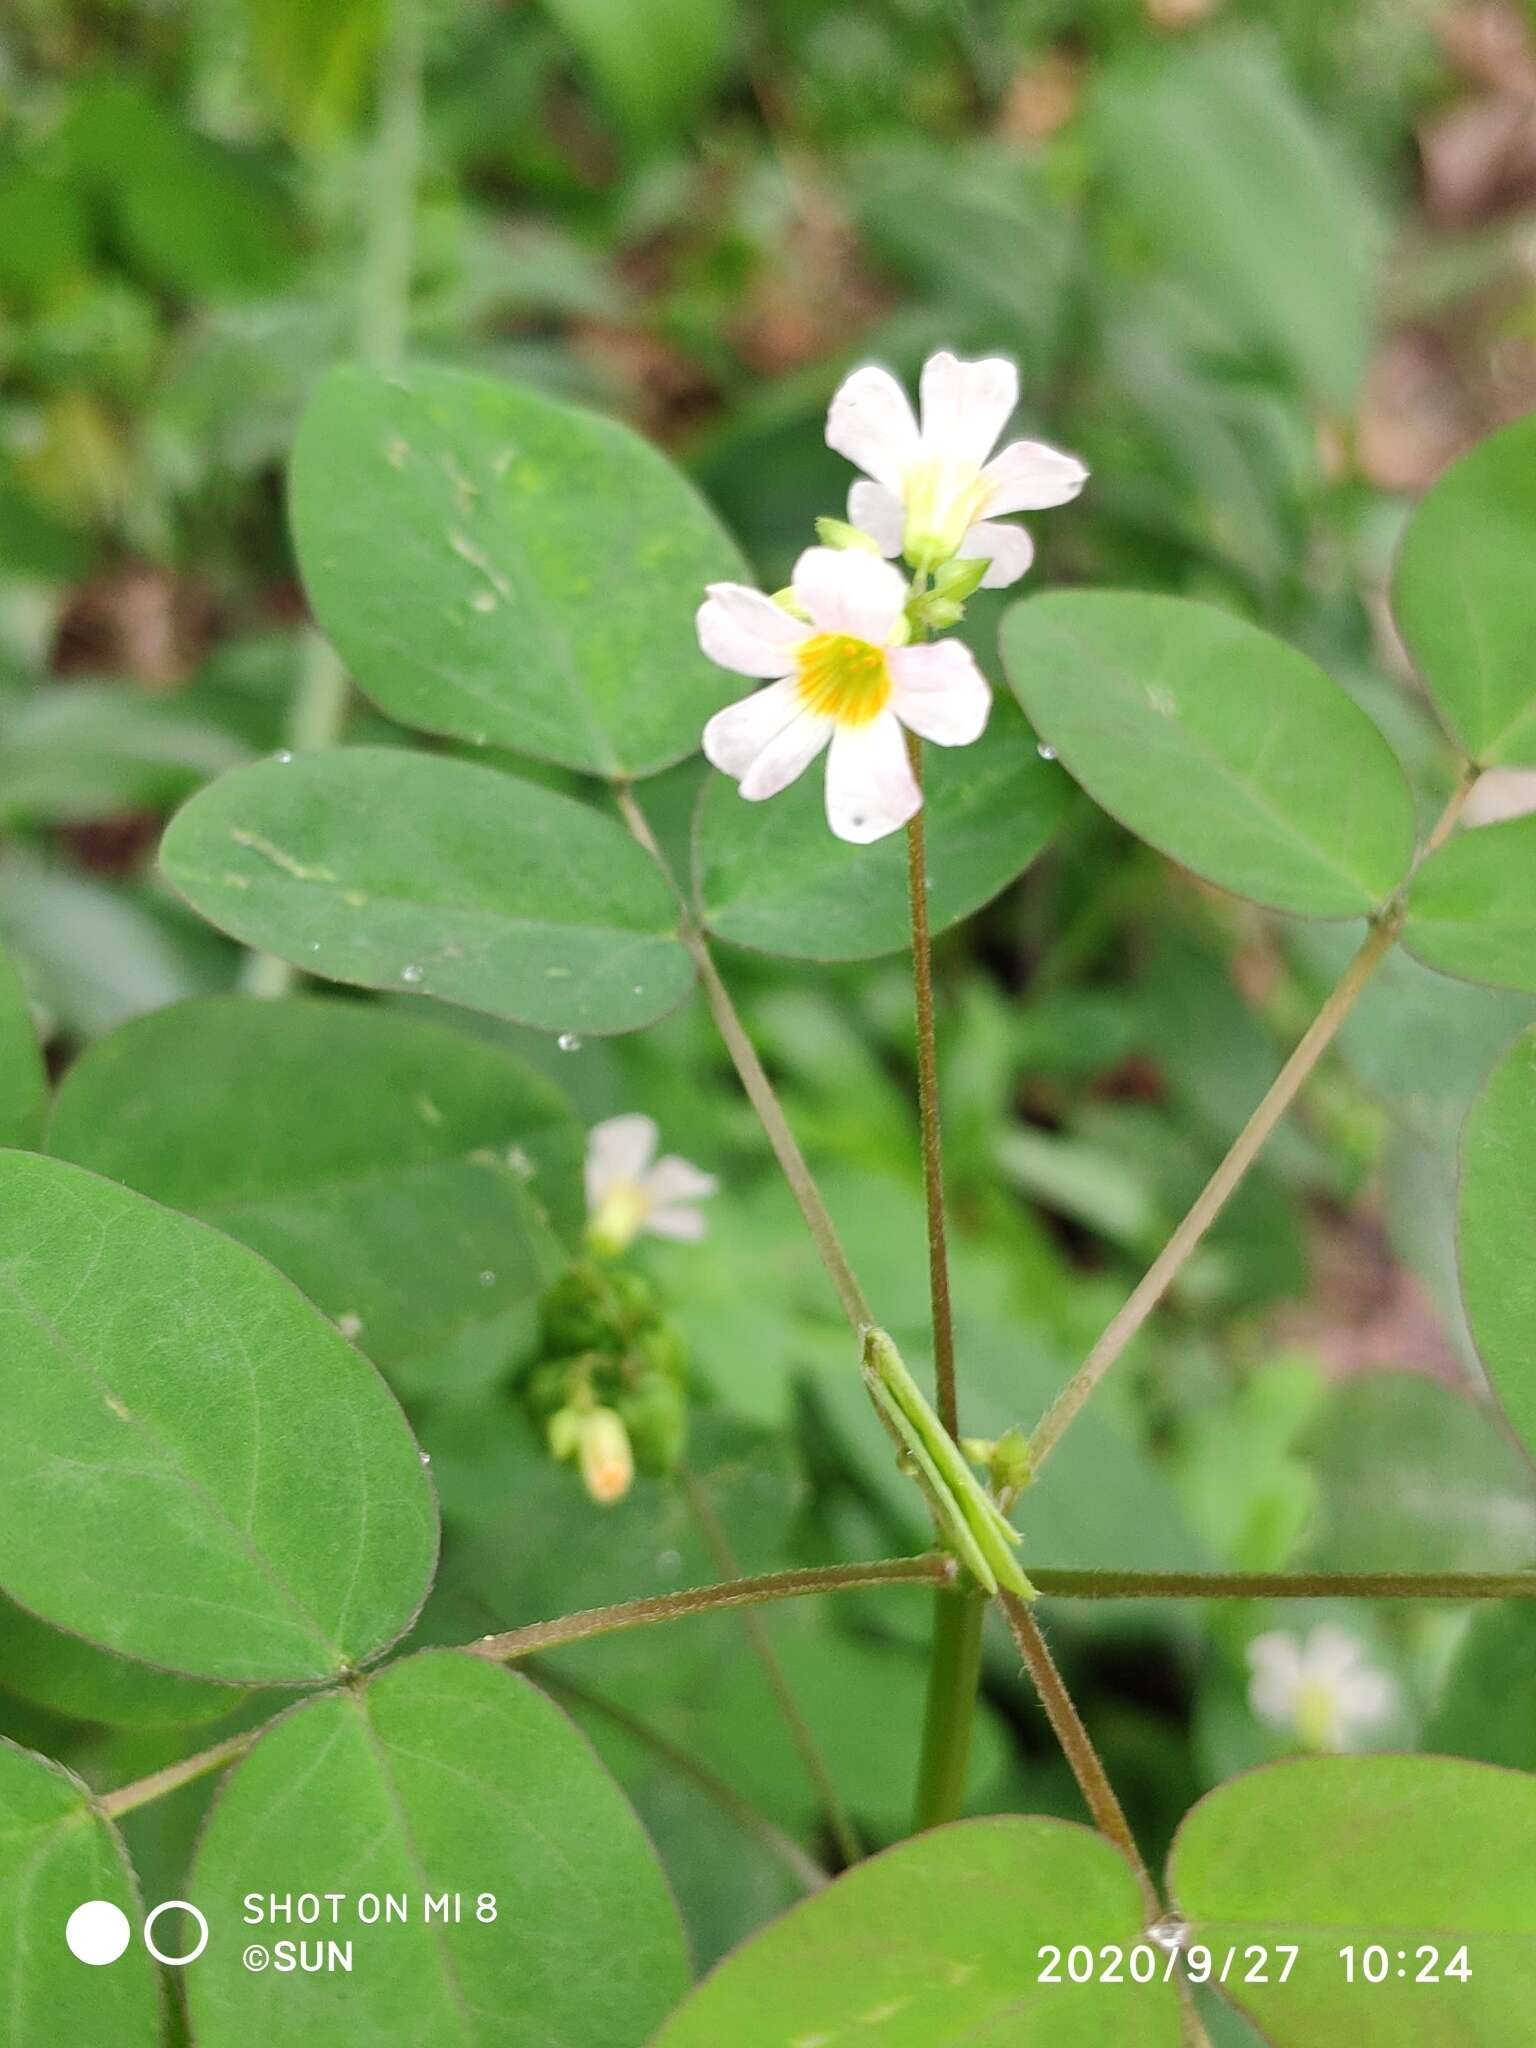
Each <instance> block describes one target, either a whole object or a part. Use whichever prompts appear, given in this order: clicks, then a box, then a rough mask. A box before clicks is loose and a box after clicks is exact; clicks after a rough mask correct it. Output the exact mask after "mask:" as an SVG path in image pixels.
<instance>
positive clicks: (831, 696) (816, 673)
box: [796, 633, 891, 725]
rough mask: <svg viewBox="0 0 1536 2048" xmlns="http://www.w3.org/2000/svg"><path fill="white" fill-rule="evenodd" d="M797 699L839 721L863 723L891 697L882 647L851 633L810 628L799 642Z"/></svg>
mask: <svg viewBox="0 0 1536 2048" xmlns="http://www.w3.org/2000/svg"><path fill="white" fill-rule="evenodd" d="M799 662H800V674H799V677H798V679H797V682H796V688H797V689H798V690H799V692H800V702H801V703H802V704H803V705H804V706H805V708H806V710H807V711H812V712H815V714H816V715H817V717H819V718H833V719H836V721H837V723H838V724H839V725H868V724H869V722H870V720H871V719H872V718H878V717H879V715H880V713H881V712H882V711H883V710H884V709H885V707H886V705H887V704H888V703H889V702H890V696H891V671H890V669H889V667H888V666H887V663H886V659H885V649H884V648H883V647H876V646H875V644H874V642H873V641H872V640H855V639H854V637H853V635H852V634H851V633H813V634H812V635H811V637H810V639H809V640H802V641H801V643H800V653H799Z"/></svg>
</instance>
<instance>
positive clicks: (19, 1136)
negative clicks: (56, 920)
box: [0, 951, 48, 1145]
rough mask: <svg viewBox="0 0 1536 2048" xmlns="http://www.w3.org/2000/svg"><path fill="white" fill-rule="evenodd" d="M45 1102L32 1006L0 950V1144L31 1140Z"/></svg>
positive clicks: (45, 1086)
mask: <svg viewBox="0 0 1536 2048" xmlns="http://www.w3.org/2000/svg"><path fill="white" fill-rule="evenodd" d="M47 1103H48V1077H47V1075H46V1073H45V1072H44V1071H43V1055H42V1051H41V1049H40V1048H39V1046H38V1043H37V1033H36V1031H34V1030H33V1028H32V1006H31V1004H30V1003H29V1002H28V1000H27V991H26V988H25V986H24V985H23V983H22V979H21V976H20V975H19V974H18V973H17V972H16V968H15V965H14V964H13V962H12V960H11V957H10V955H9V954H8V953H6V952H4V951H0V1145H30V1144H32V1143H34V1142H35V1140H36V1138H37V1135H38V1133H39V1131H40V1130H41V1129H42V1127H43V1115H44V1111H45V1110H46V1108H47Z"/></svg>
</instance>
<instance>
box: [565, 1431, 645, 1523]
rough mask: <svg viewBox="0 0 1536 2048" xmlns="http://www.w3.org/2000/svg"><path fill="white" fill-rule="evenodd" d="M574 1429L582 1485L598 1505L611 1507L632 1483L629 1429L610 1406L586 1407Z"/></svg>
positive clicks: (632, 1461) (632, 1460) (633, 1461)
mask: <svg viewBox="0 0 1536 2048" xmlns="http://www.w3.org/2000/svg"><path fill="white" fill-rule="evenodd" d="M577 1428H578V1440H577V1454H578V1458H579V1461H580V1465H581V1479H582V1484H583V1485H584V1486H585V1487H586V1489H587V1492H588V1493H589V1494H591V1496H592V1498H593V1499H594V1500H595V1501H596V1502H597V1503H598V1504H599V1506H601V1507H611V1506H612V1505H613V1503H614V1502H615V1501H617V1500H622V1499H623V1498H624V1496H625V1494H626V1493H628V1491H629V1489H630V1487H631V1486H633V1485H634V1483H635V1454H634V1452H633V1450H632V1449H631V1448H630V1442H629V1431H628V1430H627V1429H626V1428H625V1427H624V1424H623V1423H622V1422H621V1421H620V1419H619V1417H618V1416H617V1415H615V1413H614V1412H613V1410H612V1409H611V1408H589V1409H588V1410H587V1412H586V1414H585V1415H583V1416H581V1417H580V1418H579V1420H578V1424H577Z"/></svg>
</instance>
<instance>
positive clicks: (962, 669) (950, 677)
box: [886, 640, 992, 747]
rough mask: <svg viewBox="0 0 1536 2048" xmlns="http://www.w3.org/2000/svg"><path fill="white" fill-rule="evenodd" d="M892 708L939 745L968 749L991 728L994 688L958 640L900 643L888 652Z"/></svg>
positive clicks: (969, 651)
mask: <svg viewBox="0 0 1536 2048" xmlns="http://www.w3.org/2000/svg"><path fill="white" fill-rule="evenodd" d="M886 660H887V663H888V664H889V666H890V671H891V684H892V690H891V709H892V710H893V711H894V712H895V714H896V716H897V717H898V718H899V719H900V720H901V722H902V724H903V725H906V726H910V727H911V729H912V731H913V732H915V733H917V734H919V735H920V736H921V737H922V738H923V739H925V740H932V741H933V742H934V744H935V745H936V746H940V747H968V746H969V745H970V744H971V741H972V740H979V739H980V738H981V735H982V733H983V732H984V731H985V730H986V724H987V714H988V712H989V711H990V710H991V709H992V692H991V690H990V689H989V688H988V686H987V679H986V677H985V676H984V675H983V674H982V672H981V670H980V669H979V668H978V667H977V666H976V663H975V660H974V658H973V656H972V654H971V650H970V649H969V648H968V647H966V646H964V645H963V644H962V643H961V642H960V641H958V640H939V641H936V642H935V643H934V645H933V646H931V647H897V648H895V649H893V650H892V652H891V653H890V654H888V655H887V656H886Z"/></svg>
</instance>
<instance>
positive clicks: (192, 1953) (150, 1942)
mask: <svg viewBox="0 0 1536 2048" xmlns="http://www.w3.org/2000/svg"><path fill="white" fill-rule="evenodd" d="M162 1913H190V1914H191V1915H192V1918H193V1919H194V1920H195V1921H196V1922H197V1925H198V1936H197V1945H196V1947H195V1948H189V1949H188V1950H187V1952H186V1954H185V1955H184V1956H168V1955H167V1954H166V1953H165V1951H164V1949H159V1948H156V1947H155V1922H156V1921H157V1920H158V1919H159V1918H160V1915H161V1914H162ZM144 1946H145V1947H146V1948H147V1949H148V1950H149V1952H150V1954H151V1955H152V1956H153V1957H154V1959H155V1961H156V1962H157V1963H166V1964H168V1965H169V1966H170V1967H171V1968H172V1969H180V1968H181V1966H182V1965H183V1964H184V1963H195V1962H196V1961H197V1959H198V1957H199V1956H200V1955H201V1954H202V1952H203V1950H204V1949H205V1948H206V1947H207V1946H208V1922H207V1920H206V1919H205V1918H204V1916H203V1915H202V1914H201V1913H200V1912H199V1911H198V1909H197V1907H196V1906H194V1905H191V1904H189V1903H188V1901H187V1900H186V1899H162V1900H161V1901H160V1903H159V1905H158V1906H156V1907H155V1909H154V1911H153V1912H152V1913H151V1914H149V1915H148V1917H147V1918H146V1920H145V1922H144Z"/></svg>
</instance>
